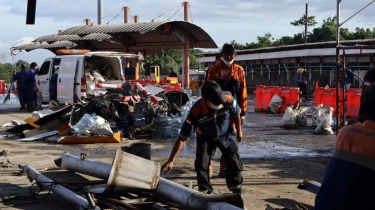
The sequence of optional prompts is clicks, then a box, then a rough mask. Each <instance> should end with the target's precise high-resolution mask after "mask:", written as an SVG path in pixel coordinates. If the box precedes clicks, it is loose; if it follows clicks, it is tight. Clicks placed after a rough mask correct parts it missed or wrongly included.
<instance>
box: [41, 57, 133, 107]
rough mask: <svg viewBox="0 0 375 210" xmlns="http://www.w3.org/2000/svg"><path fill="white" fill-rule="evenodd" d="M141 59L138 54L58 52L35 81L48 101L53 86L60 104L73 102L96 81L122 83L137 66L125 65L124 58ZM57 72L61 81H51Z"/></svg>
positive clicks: (44, 65)
mask: <svg viewBox="0 0 375 210" xmlns="http://www.w3.org/2000/svg"><path fill="white" fill-rule="evenodd" d="M137 58H138V55H135V54H124V53H118V52H104V51H103V52H88V53H85V54H81V55H58V56H55V57H51V58H47V59H45V60H44V62H43V64H42V65H41V66H40V68H39V70H38V71H37V72H36V77H35V80H36V82H37V85H38V89H39V92H41V94H42V97H43V102H44V103H48V102H49V101H50V100H51V98H50V87H51V91H56V92H55V93H56V98H55V99H57V101H59V103H69V104H72V103H74V102H75V100H76V99H80V100H85V99H86V97H87V96H88V95H90V94H91V91H92V90H93V89H94V88H95V83H98V82H101V83H106V84H122V83H123V78H124V77H125V73H127V74H129V75H133V74H134V72H135V70H134V68H127V69H126V68H125V67H124V65H123V64H124V63H125V62H124V60H125V59H133V60H135V61H133V62H131V63H134V62H138V61H137ZM53 74H57V75H55V77H54V78H56V76H57V81H51V77H52V75H53ZM94 75H95V78H94ZM98 75H99V76H98ZM98 77H99V78H100V80H98V79H97V78H98ZM55 83H57V84H55Z"/></svg>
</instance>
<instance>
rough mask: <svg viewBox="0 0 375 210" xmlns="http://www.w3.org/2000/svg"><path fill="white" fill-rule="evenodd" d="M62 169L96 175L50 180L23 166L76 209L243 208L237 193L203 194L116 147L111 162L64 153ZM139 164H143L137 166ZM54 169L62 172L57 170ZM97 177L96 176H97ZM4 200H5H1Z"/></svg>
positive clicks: (43, 185)
mask: <svg viewBox="0 0 375 210" xmlns="http://www.w3.org/2000/svg"><path fill="white" fill-rule="evenodd" d="M55 164H56V165H57V166H58V167H59V168H61V169H62V170H68V171H72V172H75V173H76V175H77V176H80V174H85V175H89V176H92V177H94V178H96V180H93V181H90V180H89V181H87V182H86V183H84V184H83V183H79V182H76V181H75V179H74V177H73V176H72V177H70V179H69V180H70V181H69V184H66V183H64V182H63V181H61V180H51V179H50V178H48V177H46V176H44V175H43V174H41V173H39V172H38V171H37V170H35V169H34V168H33V167H32V166H29V165H26V166H24V167H23V172H24V173H25V174H27V176H28V177H29V179H30V181H32V180H35V183H36V184H38V186H39V187H40V188H41V189H44V190H49V191H52V192H53V193H54V194H57V195H58V196H60V197H62V198H63V199H65V200H67V201H69V202H71V203H73V204H74V205H76V206H77V207H78V208H79V209H228V210H239V209H243V208H244V202H243V198H242V197H241V195H240V194H223V195H214V194H204V193H202V192H198V191H196V190H194V189H192V188H191V187H186V186H183V185H179V184H177V183H175V182H172V181H169V180H167V179H164V178H162V177H160V164H159V163H155V162H153V161H150V160H146V159H143V158H141V157H138V156H135V155H132V154H130V153H126V152H122V151H120V150H117V152H116V155H115V157H114V160H113V164H108V163H104V162H99V161H92V160H88V159H86V157H85V156H81V157H77V156H73V155H70V154H69V153H65V154H63V155H62V157H60V158H58V159H56V160H55ZM139 165H142V166H144V167H137V166H139ZM57 173H64V171H58V172H57ZM97 179H99V180H97ZM3 202H4V200H3Z"/></svg>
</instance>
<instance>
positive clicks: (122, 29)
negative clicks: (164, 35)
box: [60, 21, 173, 35]
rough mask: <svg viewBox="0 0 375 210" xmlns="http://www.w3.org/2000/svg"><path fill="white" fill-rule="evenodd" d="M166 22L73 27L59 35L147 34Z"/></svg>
mask: <svg viewBox="0 0 375 210" xmlns="http://www.w3.org/2000/svg"><path fill="white" fill-rule="evenodd" d="M166 22H168V21H157V22H143V23H127V24H111V25H84V26H75V27H72V28H68V29H66V30H64V31H62V32H61V33H60V34H61V35H72V34H78V35H86V34H91V33H106V34H115V33H134V32H136V33H147V32H150V31H153V30H155V29H156V28H158V27H159V26H161V25H162V24H164V23H166ZM172 22H173V21H172Z"/></svg>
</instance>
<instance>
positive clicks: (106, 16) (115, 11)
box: [102, 8, 122, 20]
mask: <svg viewBox="0 0 375 210" xmlns="http://www.w3.org/2000/svg"><path fill="white" fill-rule="evenodd" d="M120 10H121V11H122V8H121V9H120ZM117 11H118V10H116V11H114V12H112V13H111V14H109V15H106V16H104V17H103V18H102V20H103V19H104V18H106V17H108V16H110V15H113V14H115V13H116V12H117Z"/></svg>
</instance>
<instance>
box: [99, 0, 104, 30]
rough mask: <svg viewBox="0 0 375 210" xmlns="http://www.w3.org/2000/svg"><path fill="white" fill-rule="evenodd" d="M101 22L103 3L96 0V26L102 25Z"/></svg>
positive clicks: (100, 0)
mask: <svg viewBox="0 0 375 210" xmlns="http://www.w3.org/2000/svg"><path fill="white" fill-rule="evenodd" d="M102 20H103V1H102V0H98V25H101V24H102Z"/></svg>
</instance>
